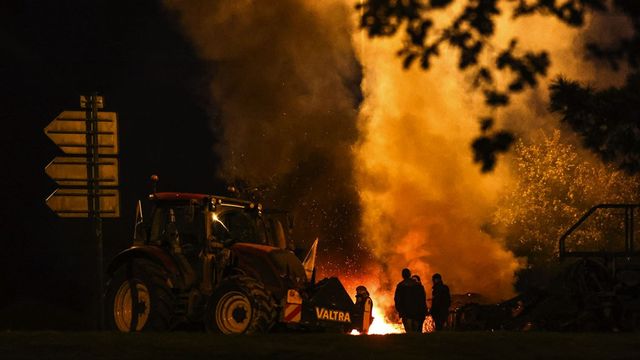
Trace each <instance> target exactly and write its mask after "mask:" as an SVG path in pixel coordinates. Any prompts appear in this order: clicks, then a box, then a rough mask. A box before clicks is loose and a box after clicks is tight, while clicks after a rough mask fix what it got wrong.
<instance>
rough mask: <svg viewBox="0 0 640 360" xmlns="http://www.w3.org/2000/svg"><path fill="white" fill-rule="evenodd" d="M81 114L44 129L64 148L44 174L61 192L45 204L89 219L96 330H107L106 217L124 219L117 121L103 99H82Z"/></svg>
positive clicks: (66, 116)
mask: <svg viewBox="0 0 640 360" xmlns="http://www.w3.org/2000/svg"><path fill="white" fill-rule="evenodd" d="M80 107H81V109H82V110H81V111H68V110H65V111H63V112H61V113H60V115H58V116H56V118H55V119H53V121H52V122H51V123H50V124H49V125H47V127H45V129H44V132H45V134H47V136H48V137H49V138H50V139H51V140H52V141H53V142H54V143H55V144H56V145H58V146H59V147H60V149H61V150H62V151H63V152H64V153H65V155H64V156H57V157H56V158H55V159H54V160H53V161H51V163H49V164H48V165H47V166H46V167H45V172H46V173H47V174H48V175H49V176H51V178H52V179H54V180H55V181H56V182H57V183H58V184H59V185H60V186H61V188H59V189H56V190H55V191H54V192H53V193H52V194H51V195H49V197H47V199H46V200H45V201H46V203H47V205H48V206H49V207H50V208H51V210H53V211H54V212H55V213H56V214H58V216H60V217H64V218H89V221H90V223H91V231H92V233H93V236H91V238H92V240H94V241H95V244H96V268H97V269H96V270H97V272H98V273H97V276H96V278H97V282H98V284H97V287H96V288H95V290H96V292H97V300H98V301H97V305H98V313H97V314H96V315H98V316H97V327H98V329H104V326H105V321H104V320H105V318H104V317H105V314H104V298H103V295H104V249H103V237H102V218H103V217H111V218H117V217H119V216H120V200H119V191H118V189H117V186H119V180H118V119H117V114H116V113H115V112H105V111H100V112H99V111H98V110H99V109H103V108H104V102H103V98H102V96H98V94H97V93H93V94H91V95H89V96H80Z"/></svg>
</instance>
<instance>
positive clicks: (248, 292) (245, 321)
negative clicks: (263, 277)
mask: <svg viewBox="0 0 640 360" xmlns="http://www.w3.org/2000/svg"><path fill="white" fill-rule="evenodd" d="M275 320H276V303H275V300H274V299H273V297H272V296H271V294H269V292H268V291H267V290H266V289H265V288H264V285H263V284H262V283H261V282H259V281H257V280H256V279H254V278H251V277H248V276H245V275H236V276H232V277H230V278H229V279H227V280H224V281H223V282H222V283H221V284H220V286H219V287H218V288H217V289H216V290H215V291H214V293H213V295H211V298H210V300H209V304H208V305H207V312H206V316H205V328H206V329H207V331H209V332H216V333H222V334H226V335H240V334H255V333H265V332H267V331H269V330H270V329H271V327H273V325H274V324H275Z"/></svg>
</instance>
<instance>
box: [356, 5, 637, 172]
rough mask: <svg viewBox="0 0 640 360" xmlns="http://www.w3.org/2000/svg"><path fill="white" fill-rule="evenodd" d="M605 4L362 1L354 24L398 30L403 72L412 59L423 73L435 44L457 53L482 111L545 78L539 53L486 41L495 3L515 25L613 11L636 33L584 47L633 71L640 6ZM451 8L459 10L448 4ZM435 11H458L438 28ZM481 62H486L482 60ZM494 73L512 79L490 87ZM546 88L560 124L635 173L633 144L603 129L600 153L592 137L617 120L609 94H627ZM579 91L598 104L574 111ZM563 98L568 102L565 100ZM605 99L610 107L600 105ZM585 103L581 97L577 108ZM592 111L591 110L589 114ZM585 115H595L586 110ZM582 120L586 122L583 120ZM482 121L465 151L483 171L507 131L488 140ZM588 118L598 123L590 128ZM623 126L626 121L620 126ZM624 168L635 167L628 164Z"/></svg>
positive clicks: (381, 31) (374, 30) (574, 23)
mask: <svg viewBox="0 0 640 360" xmlns="http://www.w3.org/2000/svg"><path fill="white" fill-rule="evenodd" d="M608 3H610V2H609V1H607V0H565V1H560V0H502V1H499V0H467V1H464V0H457V1H453V0H422V1H420V0H365V1H364V2H363V3H361V4H359V5H357V8H358V9H360V10H361V14H362V16H361V27H362V28H364V29H365V30H366V31H367V32H368V34H369V36H370V37H380V36H390V35H393V34H396V33H397V32H398V31H399V30H404V31H405V41H404V45H403V47H402V48H401V49H400V50H399V51H398V55H399V56H400V57H401V58H402V59H403V61H402V64H403V66H404V67H405V68H410V67H411V66H413V65H414V63H416V62H417V63H419V65H420V66H421V67H422V68H423V69H425V70H428V69H429V68H430V66H431V65H432V63H433V61H434V59H435V58H436V57H438V56H439V55H440V53H441V51H440V49H441V48H442V46H449V47H452V48H454V49H457V50H458V54H459V55H458V67H459V69H460V70H461V71H468V72H470V73H471V74H472V79H473V80H472V85H473V86H474V87H475V88H476V89H478V90H480V91H481V92H482V94H484V97H485V103H486V105H487V106H488V107H490V108H501V107H505V106H508V105H509V102H510V97H511V96H512V95H514V94H516V93H519V92H522V91H523V90H525V89H527V88H534V87H536V86H537V85H538V82H539V78H540V77H542V76H545V75H546V74H547V70H548V68H549V66H550V64H551V59H550V58H549V55H548V53H547V52H546V51H544V50H542V51H533V50H527V49H522V48H521V47H520V46H519V42H518V40H519V39H517V38H513V39H512V40H511V42H510V44H509V46H508V47H507V48H505V49H498V48H497V47H496V46H494V44H492V41H491V39H492V36H493V35H494V33H495V26H496V18H497V16H498V15H500V13H501V8H500V7H499V6H498V5H499V4H510V5H512V6H511V9H512V16H513V18H514V20H515V19H517V18H520V17H524V16H529V15H533V14H542V15H545V16H553V17H555V18H556V19H558V20H559V21H560V22H562V23H564V24H566V25H567V26H571V27H581V26H583V25H584V23H585V16H586V15H587V13H588V12H590V11H609V10H612V9H616V10H617V11H619V12H621V13H623V14H625V15H627V16H628V17H629V18H630V19H631V21H632V23H633V25H634V30H635V31H634V34H633V36H632V37H630V38H626V39H621V40H620V41H619V43H618V44H616V45H614V46H612V47H609V48H602V47H600V46H599V45H598V44H594V43H592V44H589V45H588V50H589V51H590V53H591V54H592V55H593V56H595V57H597V58H600V59H605V60H607V61H608V63H609V64H610V65H611V66H612V67H613V68H618V67H619V63H620V61H626V62H627V63H629V64H630V65H631V66H632V67H638V64H639V62H638V55H640V36H639V35H638V34H640V1H637V0H613V1H612V2H611V3H612V6H613V7H612V8H610V7H608V6H607V4H608ZM454 4H460V5H461V6H459V7H458V6H454ZM442 10H447V11H450V12H452V11H458V13H456V14H455V15H454V16H453V17H451V19H450V21H448V22H447V23H446V24H445V25H444V26H439V27H436V21H435V17H436V16H437V14H438V13H439V12H440V13H441V11H442ZM524 40H525V41H526V39H524ZM480 59H490V60H489V62H487V63H485V62H483V61H480ZM496 72H504V73H507V74H510V79H511V80H510V81H509V82H508V84H507V85H506V86H500V85H498V84H497V82H496V81H495V79H496V78H497V76H496ZM633 86H635V83H629V84H628V85H627V87H628V88H629V89H630V88H631V87H633ZM552 90H553V92H554V94H555V96H556V99H555V104H557V105H558V106H559V108H558V110H556V111H559V112H561V113H562V114H563V116H564V119H565V121H566V122H568V123H569V124H571V125H572V128H573V129H574V130H575V131H577V132H578V133H580V134H581V135H583V136H584V137H585V139H586V140H585V144H586V145H587V146H588V147H589V148H590V149H591V150H593V151H595V152H598V153H601V155H602V156H601V157H602V159H603V160H605V161H617V162H618V163H619V164H620V165H621V166H623V167H624V168H625V169H626V170H631V171H638V170H639V169H640V158H638V156H637V152H638V149H637V148H638V147H640V146H639V145H637V144H638V143H637V142H635V144H634V143H633V142H632V139H631V138H630V137H629V136H627V137H623V136H617V135H616V136H613V134H612V130H609V131H608V132H607V134H606V135H607V136H608V135H612V137H607V139H604V140H603V141H604V143H606V145H607V147H606V148H602V147H601V146H602V145H603V143H600V142H599V141H596V139H595V137H597V136H598V135H599V134H598V132H596V131H594V129H595V128H596V127H598V126H602V125H603V121H605V120H604V119H606V121H610V120H611V119H612V118H613V117H614V116H617V115H618V114H617V113H616V115H614V114H605V113H604V112H605V111H608V110H614V109H616V106H619V105H621V104H620V101H621V100H619V99H616V96H620V95H621V94H623V92H624V91H625V90H626V89H618V91H617V92H616V91H615V90H613V91H612V92H609V93H606V94H605V93H602V94H597V93H596V94H594V93H593V91H592V90H590V89H589V88H584V87H581V86H579V85H578V84H575V83H570V82H566V81H564V82H558V83H556V84H555V85H554V88H553V89H552ZM564 91H568V92H567V94H562V93H563V92H564ZM572 91H573V92H572ZM578 92H582V93H585V94H588V95H590V96H591V95H592V96H591V97H590V99H592V100H599V101H600V103H598V104H592V105H593V106H589V107H587V108H586V109H583V110H578V106H577V105H578V103H579V101H577V100H579V99H577V98H575V99H574V98H573V97H574V95H577V93H578ZM570 99H573V100H575V101H573V102H566V101H565V100H570ZM625 99H627V100H629V101H631V100H633V101H636V100H635V98H633V96H626V97H625ZM563 101H564V102H563ZM606 101H610V103H609V104H604V102H606ZM625 101H626V100H625ZM585 102H586V101H585V100H584V99H583V101H582V103H585ZM636 104H638V103H637V102H636ZM581 105H583V104H581ZM632 105H633V103H631V102H626V103H625V104H624V107H623V108H624V109H626V110H629V109H631V108H633V106H632ZM594 107H598V108H597V109H594ZM636 107H637V106H636ZM552 108H553V107H552ZM554 109H555V108H554ZM591 110H598V111H600V112H591ZM635 114H636V111H632V114H631V115H626V116H623V117H622V118H620V119H621V120H619V121H618V124H617V125H615V126H614V127H615V128H616V129H617V130H616V131H615V132H616V134H617V133H618V132H619V131H632V132H635V131H636V130H635V129H636V128H637V126H636V127H634V126H633V123H634V122H635V124H637V123H638V118H637V117H635V118H633V116H635ZM587 118H589V119H591V120H586V119H587ZM595 119H601V120H602V121H600V120H598V121H596V120H595ZM484 120H485V119H482V120H481V129H482V135H481V136H480V137H479V138H477V139H476V140H475V141H474V143H473V144H472V148H473V150H474V152H475V159H476V161H477V162H480V163H481V164H482V170H483V171H490V170H492V169H493V166H494V164H495V154H496V153H498V152H501V151H506V150H508V147H509V144H510V143H511V141H506V140H507V137H506V136H505V133H506V132H497V133H495V134H493V135H488V134H487V131H488V130H490V128H491V127H492V126H491V125H492V124H493V121H490V122H486V121H484ZM593 121H595V122H596V123H597V124H595V123H592V122H593ZM625 122H626V124H623V123H625ZM487 124H488V126H487ZM584 126H586V127H584ZM600 135H601V134H600ZM491 139H494V140H497V139H501V140H500V141H498V142H497V144H499V145H495V144H496V142H495V141H491ZM620 139H623V140H624V141H623V142H622V143H621V146H617V145H616V144H617V141H618V140H620ZM633 140H635V138H634V139H633ZM491 144H494V145H491ZM504 144H506V149H505V150H503V148H504V146H503V145H504ZM628 153H630V155H628ZM631 163H634V164H633V165H631Z"/></svg>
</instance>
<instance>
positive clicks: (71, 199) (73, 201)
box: [47, 189, 120, 218]
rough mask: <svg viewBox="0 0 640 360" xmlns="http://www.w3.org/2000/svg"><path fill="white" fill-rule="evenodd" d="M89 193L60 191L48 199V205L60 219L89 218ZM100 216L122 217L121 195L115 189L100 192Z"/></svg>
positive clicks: (80, 190) (82, 190)
mask: <svg viewBox="0 0 640 360" xmlns="http://www.w3.org/2000/svg"><path fill="white" fill-rule="evenodd" d="M88 195H89V194H88V191H87V190H85V189H58V190H56V191H54V192H53V193H52V194H51V195H49V197H48V198H47V205H48V206H49V208H51V210H53V211H54V212H55V213H56V214H58V216H60V217H69V218H86V217H89V203H88V201H87V198H88ZM99 196H100V216H101V217H112V218H114V217H119V216H120V193H119V191H118V190H114V189H104V190H100V195H99Z"/></svg>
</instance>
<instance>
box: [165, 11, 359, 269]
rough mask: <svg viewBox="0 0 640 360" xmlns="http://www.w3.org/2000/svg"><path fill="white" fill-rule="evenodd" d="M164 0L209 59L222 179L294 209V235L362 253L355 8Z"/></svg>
mask: <svg viewBox="0 0 640 360" xmlns="http://www.w3.org/2000/svg"><path fill="white" fill-rule="evenodd" d="M316 3H317V4H316ZM166 4H167V6H168V8H170V9H174V10H177V13H178V17H179V19H180V23H181V24H182V25H183V28H184V29H185V32H186V33H187V35H188V36H189V37H190V38H191V39H192V40H193V42H194V44H195V45H196V48H197V49H198V51H199V54H200V56H201V57H202V58H203V59H205V60H207V61H210V62H211V70H212V74H211V77H212V79H211V93H212V95H213V99H214V103H215V109H216V111H215V112H216V113H217V115H216V116H215V119H214V124H213V125H214V126H215V128H216V129H218V130H219V131H221V133H222V140H221V142H220V143H219V144H218V146H217V148H216V151H217V153H218V154H219V155H220V158H221V159H222V173H221V174H220V175H221V177H222V178H224V179H228V180H231V181H233V180H235V179H240V180H242V181H244V182H246V183H248V184H251V185H252V186H267V187H268V188H269V190H268V191H267V196H266V197H267V201H268V202H269V201H270V202H272V203H275V204H277V206H279V207H284V208H288V209H293V210H294V213H295V216H296V228H295V232H296V236H297V238H298V240H301V241H304V242H306V243H307V244H309V245H310V243H311V242H312V241H313V240H314V238H315V237H320V247H321V249H328V248H331V249H337V250H338V251H335V252H336V253H338V254H341V253H344V254H348V253H354V252H355V251H357V246H356V244H357V237H358V225H357V224H358V221H359V220H358V214H359V210H358V209H359V203H358V199H357V194H356V192H355V190H354V188H353V179H352V168H353V164H352V161H353V157H352V154H351V146H352V145H353V143H354V142H355V141H356V139H357V127H356V122H357V108H358V103H359V101H360V99H359V96H360V95H359V94H360V90H359V82H360V78H361V75H360V68H359V65H358V62H357V60H356V58H355V54H354V51H353V48H352V45H351V38H350V34H351V32H352V31H351V25H350V24H351V22H350V19H351V16H352V8H351V7H350V6H347V4H345V3H344V2H342V1H324V0H323V1H321V2H313V1H302V0H278V1H251V0H226V1H223V0H218V1H197V2H196V1H180V0H169V1H167V2H166ZM324 254H325V253H324V252H322V251H321V252H320V256H321V257H322V256H323V255H324ZM334 260H337V259H335V258H334ZM340 261H344V258H341V259H340Z"/></svg>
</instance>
